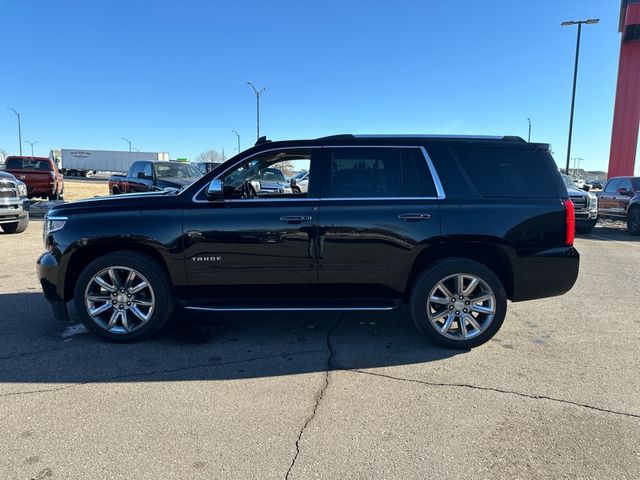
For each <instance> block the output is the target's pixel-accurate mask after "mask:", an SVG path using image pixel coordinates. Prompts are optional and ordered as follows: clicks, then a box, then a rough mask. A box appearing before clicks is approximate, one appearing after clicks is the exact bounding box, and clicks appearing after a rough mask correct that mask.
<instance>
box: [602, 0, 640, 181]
mask: <svg viewBox="0 0 640 480" xmlns="http://www.w3.org/2000/svg"><path fill="white" fill-rule="evenodd" d="M619 31H620V32H621V33H622V43H621V46H620V64H619V66H618V86H617V88H616V103H615V110H614V113H613V130H612V134H611V154H610V156H609V172H608V173H609V177H614V176H616V175H633V169H634V166H635V160H636V150H637V147H638V127H639V126H640V0H622V5H621V7H620V26H619Z"/></svg>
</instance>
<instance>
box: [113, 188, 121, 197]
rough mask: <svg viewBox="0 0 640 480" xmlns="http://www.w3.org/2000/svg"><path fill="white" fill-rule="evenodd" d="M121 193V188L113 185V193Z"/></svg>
mask: <svg viewBox="0 0 640 480" xmlns="http://www.w3.org/2000/svg"><path fill="white" fill-rule="evenodd" d="M119 194H120V189H119V188H118V187H113V188H112V189H111V195H119Z"/></svg>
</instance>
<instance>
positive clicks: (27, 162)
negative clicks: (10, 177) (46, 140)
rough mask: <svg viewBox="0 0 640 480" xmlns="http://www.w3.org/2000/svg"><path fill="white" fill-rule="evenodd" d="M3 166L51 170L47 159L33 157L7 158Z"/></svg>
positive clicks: (18, 168)
mask: <svg viewBox="0 0 640 480" xmlns="http://www.w3.org/2000/svg"><path fill="white" fill-rule="evenodd" d="M5 168H6V169H7V170H42V171H45V170H46V171H51V170H52V168H51V162H49V160H36V159H35V158H8V159H7V163H6V165H5Z"/></svg>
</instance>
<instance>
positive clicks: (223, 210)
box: [184, 149, 320, 298]
mask: <svg viewBox="0 0 640 480" xmlns="http://www.w3.org/2000/svg"><path fill="white" fill-rule="evenodd" d="M315 151H320V149H317V150H316V149H280V150H274V151H268V152H265V153H262V154H258V155H257V156H253V157H250V158H249V159H247V160H243V161H239V162H238V163H237V164H236V165H235V166H233V167H231V168H230V169H229V170H227V171H226V172H224V173H222V174H220V176H219V178H220V179H221V180H222V181H223V186H224V200H216V201H209V200H208V199H207V196H206V187H205V188H204V189H203V190H201V191H200V192H199V193H198V194H196V196H195V197H194V203H193V204H192V206H191V208H189V209H187V210H185V218H184V239H185V242H186V248H185V261H186V268H187V274H188V277H189V283H190V285H192V286H193V287H194V288H198V289H199V296H200V297H220V296H221V295H224V292H226V291H227V290H226V289H225V288H224V287H226V286H234V285H235V286H237V285H246V286H248V287H249V286H251V285H266V286H270V288H260V289H252V288H248V289H247V290H244V291H242V294H243V295H244V296H246V297H247V298H250V297H257V296H260V295H262V294H267V292H268V294H269V295H281V296H283V297H286V296H289V295H292V294H293V292H294V291H295V290H296V289H298V287H301V288H303V289H304V288H307V289H310V288H312V287H313V286H315V285H316V283H317V265H316V259H315V252H314V247H313V246H314V238H315V235H316V231H317V222H318V202H319V200H318V195H317V192H316V191H315V190H314V189H315V187H314V186H313V180H312V185H311V186H310V190H309V191H308V192H299V191H298V190H296V191H295V193H294V191H292V189H291V187H290V184H289V183H288V178H292V177H293V176H294V175H296V174H298V173H300V172H301V171H304V170H306V171H309V172H310V177H311V178H312V179H313V170H312V164H313V165H314V166H315V163H316V159H315V153H314V152H315ZM314 192H315V194H314ZM232 290H235V291H237V288H236V289H229V291H232ZM274 292H275V293H274ZM192 293H194V292H192Z"/></svg>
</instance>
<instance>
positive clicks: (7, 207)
mask: <svg viewBox="0 0 640 480" xmlns="http://www.w3.org/2000/svg"><path fill="white" fill-rule="evenodd" d="M29 205H30V203H29V199H27V198H22V199H19V200H18V199H15V198H3V199H0V223H12V222H17V221H19V220H21V219H23V218H24V217H26V216H27V215H29Z"/></svg>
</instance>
